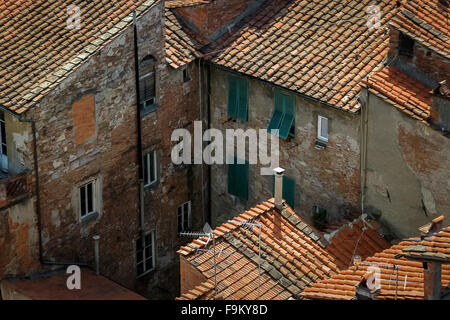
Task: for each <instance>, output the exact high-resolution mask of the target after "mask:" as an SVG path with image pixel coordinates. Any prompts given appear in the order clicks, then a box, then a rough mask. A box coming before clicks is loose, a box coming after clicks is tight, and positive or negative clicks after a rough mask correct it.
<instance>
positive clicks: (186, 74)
mask: <svg viewBox="0 0 450 320" xmlns="http://www.w3.org/2000/svg"><path fill="white" fill-rule="evenodd" d="M189 80H191V77H189V71H188V69H187V68H186V69H183V82H188V81H189Z"/></svg>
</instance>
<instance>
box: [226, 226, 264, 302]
mask: <svg viewBox="0 0 450 320" xmlns="http://www.w3.org/2000/svg"><path fill="white" fill-rule="evenodd" d="M228 222H229V223H234V224H237V225H240V226H243V227H248V229H250V228H251V227H257V228H259V233H258V300H259V299H260V297H261V293H260V287H261V231H262V225H261V224H259V223H254V222H249V221H236V220H228Z"/></svg>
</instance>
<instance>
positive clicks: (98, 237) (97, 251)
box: [92, 235, 100, 275]
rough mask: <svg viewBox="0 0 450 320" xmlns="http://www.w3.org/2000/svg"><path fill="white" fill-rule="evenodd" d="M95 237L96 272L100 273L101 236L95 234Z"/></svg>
mask: <svg viewBox="0 0 450 320" xmlns="http://www.w3.org/2000/svg"><path fill="white" fill-rule="evenodd" d="M92 239H94V255H95V274H96V275H99V274H100V255H99V243H98V242H99V240H100V236H98V235H95V236H93V237H92Z"/></svg>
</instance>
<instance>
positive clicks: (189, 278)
mask: <svg viewBox="0 0 450 320" xmlns="http://www.w3.org/2000/svg"><path fill="white" fill-rule="evenodd" d="M206 280H207V279H206V277H205V276H204V275H203V274H202V273H201V272H200V271H199V270H198V269H197V268H195V267H194V266H193V265H191V264H190V262H189V261H187V260H186V259H185V258H184V257H181V256H180V292H181V293H185V292H187V291H188V290H191V289H192V288H194V287H195V286H198V285H199V284H201V283H203V282H205V281H206Z"/></svg>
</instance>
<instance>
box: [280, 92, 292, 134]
mask: <svg viewBox="0 0 450 320" xmlns="http://www.w3.org/2000/svg"><path fill="white" fill-rule="evenodd" d="M282 96H283V111H284V116H283V120H282V121H281V124H280V138H282V139H287V137H288V136H289V132H290V131H291V127H292V125H293V124H294V119H295V98H294V97H291V96H287V95H282Z"/></svg>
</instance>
